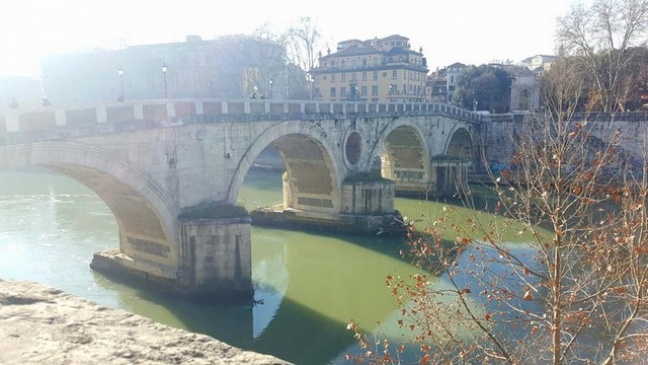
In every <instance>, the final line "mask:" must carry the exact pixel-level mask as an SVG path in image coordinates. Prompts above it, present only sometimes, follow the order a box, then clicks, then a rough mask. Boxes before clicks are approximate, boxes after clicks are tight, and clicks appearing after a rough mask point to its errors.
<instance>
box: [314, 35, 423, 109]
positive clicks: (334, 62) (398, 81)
mask: <svg viewBox="0 0 648 365" xmlns="http://www.w3.org/2000/svg"><path fill="white" fill-rule="evenodd" d="M427 73H428V69H427V64H426V59H425V57H423V50H422V49H419V51H418V52H416V51H413V50H412V49H411V46H410V43H409V38H407V37H403V36H400V35H391V36H389V37H386V38H382V39H378V38H375V39H371V40H366V41H361V40H357V39H352V40H347V41H343V42H339V43H338V47H337V52H335V53H330V52H329V54H327V55H325V56H321V57H320V58H319V66H318V67H316V68H314V69H312V70H311V76H312V78H313V83H314V89H313V94H314V95H313V96H314V98H315V99H317V100H328V101H369V102H423V101H425V83H426V80H427Z"/></svg>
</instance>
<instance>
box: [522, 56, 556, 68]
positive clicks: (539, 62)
mask: <svg viewBox="0 0 648 365" xmlns="http://www.w3.org/2000/svg"><path fill="white" fill-rule="evenodd" d="M557 59H558V57H556V56H551V55H542V54H538V55H535V56H531V57H528V58H525V59H523V60H522V62H520V65H521V66H524V67H526V68H528V69H529V70H531V71H534V72H542V71H546V70H549V69H550V68H551V65H552V64H553V63H554V62H556V60H557Z"/></svg>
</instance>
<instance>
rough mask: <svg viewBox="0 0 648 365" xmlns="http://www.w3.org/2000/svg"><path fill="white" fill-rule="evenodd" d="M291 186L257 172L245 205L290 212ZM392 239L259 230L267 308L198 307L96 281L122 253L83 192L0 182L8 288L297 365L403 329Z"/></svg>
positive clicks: (420, 207) (64, 181)
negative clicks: (394, 325)
mask: <svg viewBox="0 0 648 365" xmlns="http://www.w3.org/2000/svg"><path fill="white" fill-rule="evenodd" d="M281 194H282V192H281V174H280V173H278V172H272V171H267V170H253V171H251V172H250V173H249V174H248V177H247V179H246V184H245V186H244V188H243V189H242V192H241V197H240V202H241V203H242V204H243V205H245V206H246V207H247V208H254V207H257V206H267V205H273V204H277V203H279V202H281ZM441 207H442V205H441V204H437V203H427V202H424V201H423V200H419V199H400V198H399V199H397V200H396V208H397V209H399V210H400V211H401V212H403V213H404V214H405V215H408V216H410V217H422V218H423V219H430V218H432V217H433V216H434V215H435V214H437V213H438V211H439V209H441ZM402 244H403V242H402V240H401V239H398V238H394V237H362V236H352V235H333V234H330V235H324V234H322V233H311V232H300V231H289V230H283V229H271V228H261V227H252V260H253V264H252V275H253V280H254V283H255V300H256V301H258V302H259V304H258V305H255V306H249V305H221V306H218V305H196V304H191V303H187V302H185V301H182V300H178V299H173V298H168V297H165V296H160V295H157V294H155V293H152V292H148V291H145V290H142V289H138V288H133V287H130V286H127V285H123V284H120V283H117V282H114V281H111V280H109V279H107V278H105V277H104V276H102V275H101V274H97V273H95V272H93V271H92V270H90V269H89V267H88V264H89V262H90V260H91V258H92V255H93V253H94V252H97V251H102V250H109V249H114V248H116V247H118V241H117V225H116V223H115V220H114V218H113V215H112V213H111V212H110V211H109V209H108V207H107V206H106V205H105V204H104V203H103V202H102V201H101V200H100V199H99V198H98V197H97V196H96V195H94V194H93V193H92V192H91V191H90V190H88V189H87V188H85V187H84V186H82V185H80V184H78V183H76V182H75V181H73V180H71V179H69V178H67V177H65V176H63V175H59V174H54V173H50V172H48V171H45V170H39V169H28V170H2V171H0V278H2V279H7V280H31V281H36V282H40V283H43V284H46V285H50V286H53V287H56V288H59V289H62V290H64V291H66V292H68V293H71V294H74V295H76V296H79V297H82V298H86V299H89V300H92V301H95V302H98V303H100V304H102V305H105V306H108V307H112V308H119V309H124V310H127V311H130V312H133V313H136V314H139V315H142V316H145V317H149V318H151V319H153V320H155V321H158V322H161V323H164V324H167V325H171V326H175V327H179V328H184V329H187V330H189V331H194V332H201V333H205V334H208V335H210V336H213V337H215V338H217V339H219V340H222V341H225V342H227V343H229V344H231V345H234V346H237V347H241V348H243V349H249V350H253V351H257V352H261V353H267V354H271V355H274V356H277V357H280V358H283V359H285V360H288V361H291V362H294V363H296V364H312V365H318V364H338V363H344V361H343V358H344V355H345V354H347V353H353V352H357V351H359V350H358V348H357V346H356V344H355V341H354V339H353V337H352V334H351V333H350V332H349V331H347V330H346V325H347V323H348V322H349V320H351V319H353V320H355V321H357V322H359V323H360V324H361V325H363V326H364V327H363V328H364V329H365V330H367V331H371V330H374V328H373V327H374V326H375V325H376V323H378V322H383V323H384V322H389V321H390V320H391V321H392V322H393V321H394V319H393V318H394V316H395V314H396V313H397V312H396V305H395V301H394V298H393V297H392V296H391V295H390V293H389V291H388V290H387V288H386V287H385V277H386V276H387V275H401V276H405V275H409V274H412V273H414V272H415V270H414V268H412V267H411V266H410V265H408V264H407V262H405V261H404V260H402V259H401V258H400V255H399V253H398V252H399V250H400V249H401V248H402Z"/></svg>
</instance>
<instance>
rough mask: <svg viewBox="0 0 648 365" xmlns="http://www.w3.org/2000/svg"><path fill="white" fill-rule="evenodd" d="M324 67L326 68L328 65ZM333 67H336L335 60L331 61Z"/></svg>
mask: <svg viewBox="0 0 648 365" xmlns="http://www.w3.org/2000/svg"><path fill="white" fill-rule="evenodd" d="M324 66H325V67H326V64H324ZM331 67H335V60H331Z"/></svg>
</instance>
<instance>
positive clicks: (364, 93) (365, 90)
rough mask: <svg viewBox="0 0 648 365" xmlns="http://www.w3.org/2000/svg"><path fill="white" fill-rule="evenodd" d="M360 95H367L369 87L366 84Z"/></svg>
mask: <svg viewBox="0 0 648 365" xmlns="http://www.w3.org/2000/svg"><path fill="white" fill-rule="evenodd" d="M360 95H362V96H367V87H366V86H362V87H361V88H360Z"/></svg>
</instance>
